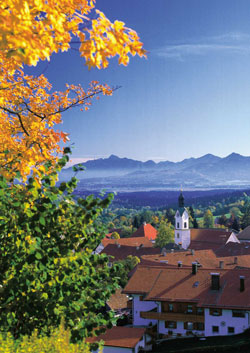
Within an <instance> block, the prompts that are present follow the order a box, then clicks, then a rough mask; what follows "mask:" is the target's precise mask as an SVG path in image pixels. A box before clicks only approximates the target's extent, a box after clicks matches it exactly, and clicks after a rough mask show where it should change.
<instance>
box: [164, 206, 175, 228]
mask: <svg viewBox="0 0 250 353" xmlns="http://www.w3.org/2000/svg"><path fill="white" fill-rule="evenodd" d="M166 218H167V219H168V221H169V222H170V223H171V224H172V225H175V211H174V210H173V209H172V208H167V209H166Z"/></svg>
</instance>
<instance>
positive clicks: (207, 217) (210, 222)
mask: <svg viewBox="0 0 250 353" xmlns="http://www.w3.org/2000/svg"><path fill="white" fill-rule="evenodd" d="M203 226H204V228H213V226H214V218H213V214H212V212H211V211H210V210H206V212H205V214H204V216H203Z"/></svg>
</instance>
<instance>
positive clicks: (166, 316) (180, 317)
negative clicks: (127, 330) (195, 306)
mask: <svg viewBox="0 0 250 353" xmlns="http://www.w3.org/2000/svg"><path fill="white" fill-rule="evenodd" d="M140 317H141V318H142V319H150V320H163V321H183V322H205V319H204V316H203V315H193V314H185V313H158V312H155V311H141V312H140Z"/></svg>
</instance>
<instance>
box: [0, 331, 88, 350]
mask: <svg viewBox="0 0 250 353" xmlns="http://www.w3.org/2000/svg"><path fill="white" fill-rule="evenodd" d="M7 352H8V353H24V352H27V353H28V352H30V353H41V352H43V353H90V347H89V345H88V344H87V343H85V342H84V341H82V342H81V343H79V344H73V343H70V331H69V330H65V329H64V327H63V325H60V327H59V328H58V329H53V330H52V332H51V335H50V336H49V337H48V336H38V334H37V331H36V330H35V331H34V332H33V333H32V335H31V336H23V337H22V339H20V340H18V341H16V340H15V339H14V338H13V337H12V336H11V334H10V333H8V334H7V335H3V334H1V335H0V353H7Z"/></svg>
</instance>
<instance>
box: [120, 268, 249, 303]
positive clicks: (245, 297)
mask: <svg viewBox="0 0 250 353" xmlns="http://www.w3.org/2000/svg"><path fill="white" fill-rule="evenodd" d="M211 272H219V273H220V289H219V290H212V289H211ZM242 275H243V276H245V290H244V291H243V292H241V291H240V279H239V276H242ZM145 283H146V284H145ZM124 293H131V294H138V293H142V294H144V293H145V294H147V296H146V300H157V301H180V302H196V303H197V305H198V306H216V307H227V308H237V309H249V308H250V269H231V270H222V269H220V270H219V271H218V270H216V271H215V270H214V269H198V272H197V274H196V275H193V274H192V273H191V269H186V268H166V269H163V268H160V267H159V268H156V267H143V266H139V267H138V268H137V270H136V272H135V274H134V275H133V276H132V278H131V279H130V280H129V282H128V284H127V285H126V287H125V289H124Z"/></svg>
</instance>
